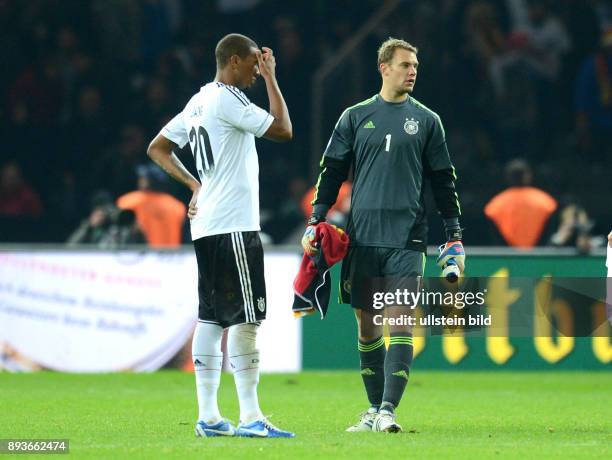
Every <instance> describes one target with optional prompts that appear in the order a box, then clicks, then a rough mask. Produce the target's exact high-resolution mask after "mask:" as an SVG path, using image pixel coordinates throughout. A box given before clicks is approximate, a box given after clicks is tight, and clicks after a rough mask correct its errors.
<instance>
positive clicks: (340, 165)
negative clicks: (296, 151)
mask: <svg viewBox="0 0 612 460" xmlns="http://www.w3.org/2000/svg"><path fill="white" fill-rule="evenodd" d="M350 167H351V160H350V159H347V160H337V159H334V158H329V157H328V156H326V155H323V159H322V160H321V173H320V174H319V180H318V181H317V185H316V192H315V197H314V200H312V205H313V206H314V208H313V210H314V209H316V206H317V205H319V204H325V205H327V206H328V209H329V208H330V207H331V206H332V205H333V204H334V203H335V202H336V199H337V198H338V192H339V191H340V186H341V185H342V182H344V181H345V180H346V179H347V177H348V173H349V169H350Z"/></svg>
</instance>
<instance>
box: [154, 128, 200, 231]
mask: <svg viewBox="0 0 612 460" xmlns="http://www.w3.org/2000/svg"><path fill="white" fill-rule="evenodd" d="M175 147H176V144H175V143H174V142H172V141H170V140H169V139H166V138H165V137H164V136H162V135H161V134H158V135H157V136H155V139H153V141H152V142H151V144H149V148H148V149H147V155H148V156H149V158H151V160H153V161H154V162H155V163H157V164H158V165H159V166H160V167H161V168H162V169H163V170H164V171H166V172H167V173H168V174H169V175H170V176H172V177H173V178H174V179H176V180H177V181H179V182H180V183H181V184H183V185H185V186H186V187H188V188H189V190H191V191H192V193H193V194H192V196H191V200H190V201H189V208H188V209H187V216H188V217H189V218H190V219H193V218H194V217H195V215H196V213H197V211H198V208H197V206H196V203H197V201H198V193H199V192H200V188H201V187H202V185H201V184H200V182H198V180H197V179H196V178H195V177H193V176H192V175H191V173H190V172H189V171H188V170H187V168H185V165H183V163H182V162H181V160H179V159H178V157H177V156H176V155H175V154H174V153H173V152H172V150H173V149H174V148H175Z"/></svg>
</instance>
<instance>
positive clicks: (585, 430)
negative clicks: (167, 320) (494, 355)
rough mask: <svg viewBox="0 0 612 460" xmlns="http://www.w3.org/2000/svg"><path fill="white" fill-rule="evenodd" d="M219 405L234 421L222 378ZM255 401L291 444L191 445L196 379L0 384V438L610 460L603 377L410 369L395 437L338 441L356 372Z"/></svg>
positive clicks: (135, 449) (611, 395) (288, 387)
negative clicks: (399, 428) (289, 432)
mask: <svg viewBox="0 0 612 460" xmlns="http://www.w3.org/2000/svg"><path fill="white" fill-rule="evenodd" d="M219 397H220V407H221V410H222V413H223V415H224V416H225V417H228V418H229V419H230V420H234V421H236V419H237V418H238V405H237V401H236V398H235V389H234V385H233V380H232V377H231V375H224V376H223V381H222V385H221V391H220V395H219ZM260 401H261V405H262V408H263V409H264V412H265V413H266V414H273V417H272V419H271V420H272V421H273V422H274V423H276V424H278V425H279V426H280V427H282V428H286V429H290V430H294V431H295V432H297V435H298V437H297V438H295V439H240V438H222V439H220V438H208V439H197V438H195V437H194V434H193V425H194V421H195V418H196V402H195V391H194V381H193V376H192V375H190V374H185V373H181V372H174V371H167V372H158V373H153V374H127V373H126V374H105V375H68V374H59V373H33V374H9V373H0V438H12V437H18V438H54V437H56V438H69V439H70V457H79V458H81V457H82V458H104V459H109V458H130V459H138V458H143V459H152V458H177V459H178V458H180V459H187V458H194V459H195V458H197V459H202V458H205V459H228V458H251V459H256V458H266V459H268V458H272V459H274V458H278V459H294V458H299V459H317V458H326V459H328V458H332V459H335V460H337V459H345V458H346V459H352V460H356V459H361V458H371V459H375V458H380V459H392V458H398V459H399V458H402V459H404V458H418V459H422V458H435V459H441V458H469V459H473V458H522V459H526V458H554V459H559V458H612V415H611V414H612V412H611V407H612V373H609V372H580V371H577V372H524V373H519V372H507V371H499V372H487V373H483V372H459V371H453V372H429V371H419V370H418V369H417V370H415V372H414V373H413V375H412V376H411V379H410V383H409V387H408V390H407V393H406V394H405V396H404V400H403V401H402V405H401V406H400V408H399V412H398V413H399V417H398V421H399V423H401V424H402V425H403V427H404V430H405V432H404V433H401V434H397V435H393V434H384V433H345V432H344V430H345V429H346V427H347V426H348V425H349V424H352V423H353V422H355V421H356V420H357V417H358V415H359V413H360V411H362V410H363V409H364V408H365V407H366V401H365V396H364V394H363V391H362V388H361V381H360V377H359V375H358V373H357V372H352V373H349V372H303V373H300V374H295V375H263V376H262V378H261V383H260ZM7 458H8V457H7ZM19 458H25V456H21V457H19ZM35 458H40V456H38V455H37V456H35Z"/></svg>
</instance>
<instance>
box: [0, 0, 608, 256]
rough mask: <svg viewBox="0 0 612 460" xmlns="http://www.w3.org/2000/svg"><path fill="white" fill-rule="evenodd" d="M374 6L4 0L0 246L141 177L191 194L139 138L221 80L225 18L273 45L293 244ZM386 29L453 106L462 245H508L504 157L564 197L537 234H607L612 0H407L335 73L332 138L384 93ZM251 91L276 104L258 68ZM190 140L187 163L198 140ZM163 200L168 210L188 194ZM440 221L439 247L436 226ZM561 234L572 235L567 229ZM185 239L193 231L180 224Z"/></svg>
mask: <svg viewBox="0 0 612 460" xmlns="http://www.w3.org/2000/svg"><path fill="white" fill-rule="evenodd" d="M381 4H382V2H379V1H372V0H368V1H359V2H351V1H348V0H339V1H324V0H315V1H311V2H281V1H272V0H216V1H212V0H211V1H200V0H176V1H172V0H29V1H27V2H21V1H10V0H0V35H1V37H2V44H3V49H2V53H3V55H4V58H3V60H2V61H3V62H4V65H3V69H2V71H1V72H0V81H1V86H0V87H1V88H2V99H1V105H0V117H1V123H0V129H1V130H2V138H3V141H4V145H3V147H2V149H1V153H0V242H64V241H67V240H68V239H69V238H71V240H72V241H75V238H76V237H75V234H74V232H75V230H78V229H80V230H81V231H82V230H83V225H85V226H86V225H87V224H86V222H88V221H90V220H91V214H92V210H93V208H96V207H99V206H100V205H101V203H102V204H103V205H104V206H107V205H109V204H110V206H108V208H107V209H114V207H116V204H114V203H115V201H116V200H117V199H118V198H119V197H122V196H124V195H125V194H127V193H128V192H134V191H136V190H137V189H140V190H141V191H142V190H144V189H147V188H152V189H154V190H156V191H162V190H163V191H164V192H165V193H168V194H170V195H172V196H174V197H176V198H178V200H179V201H183V202H186V201H187V194H186V192H185V191H184V190H182V189H181V187H180V186H178V185H177V184H174V183H171V182H169V181H167V180H164V179H163V177H154V176H156V174H155V172H154V171H151V170H150V169H149V170H147V168H144V169H143V167H142V165H143V164H147V163H148V158H147V157H146V155H145V151H146V147H147V144H148V142H149V140H150V139H152V138H153V137H154V135H155V134H156V133H157V132H158V130H159V129H160V128H161V126H163V125H164V124H165V123H166V121H168V120H169V119H170V118H171V117H172V116H174V114H176V113H177V112H178V111H179V110H181V109H182V108H183V106H184V104H185V103H186V102H187V100H188V99H189V97H190V96H191V95H192V94H193V93H194V92H196V91H197V90H198V88H199V86H200V85H201V84H202V83H204V82H206V81H209V80H210V79H212V78H213V77H214V73H215V63H214V47H215V45H216V42H217V41H218V40H219V38H220V37H222V36H223V35H225V34H226V33H229V32H240V33H244V34H247V35H249V36H251V37H252V38H254V39H255V40H256V41H257V42H258V43H259V44H260V45H266V46H270V47H271V48H273V49H274V50H275V54H276V56H277V76H278V80H279V83H280V86H281V89H282V91H283V93H284V95H285V98H286V100H287V103H288V106H289V111H290V114H291V117H292V120H293V125H294V140H293V142H291V143H288V144H273V143H270V142H265V143H260V144H258V150H259V158H260V180H261V209H262V226H263V230H264V231H265V232H266V233H267V234H268V235H269V238H270V241H272V242H274V243H284V242H290V243H293V242H295V241H294V238H293V237H292V236H291V235H292V234H293V232H294V230H295V229H296V228H298V227H299V228H301V227H302V225H303V222H304V211H303V210H302V205H301V203H302V201H303V197H304V196H305V194H306V193H307V191H308V189H309V188H310V187H311V186H312V184H314V181H315V180H316V177H314V176H315V174H314V172H313V171H314V170H315V168H314V167H313V163H314V160H313V159H314V158H316V157H318V156H320V153H322V152H313V151H312V149H311V144H310V141H311V139H310V130H311V128H312V126H311V117H310V109H311V98H312V94H311V79H312V75H313V72H314V71H315V70H316V69H317V68H318V67H319V66H321V65H322V64H323V63H324V62H326V60H327V59H329V58H330V57H332V56H334V54H335V53H336V52H337V51H338V50H339V49H340V48H341V47H342V46H343V44H344V43H345V42H346V41H347V40H349V39H350V38H351V37H352V36H353V34H354V33H355V31H357V30H358V29H359V28H360V26H361V25H362V24H364V23H365V22H366V21H367V20H368V18H370V17H371V16H372V14H373V13H374V12H375V11H376V10H377V9H378V8H380V6H381ZM389 35H393V36H397V37H401V38H404V39H406V40H408V41H410V42H412V43H414V44H415V45H416V46H418V47H419V60H420V62H421V68H420V71H419V78H418V80H417V85H416V90H415V94H414V96H415V97H416V98H417V99H419V100H420V101H422V102H423V103H425V104H426V105H427V106H429V107H431V108H432V109H434V110H435V111H436V112H438V113H439V114H440V115H441V117H442V121H443V123H444V126H445V128H446V132H447V140H448V143H449V150H450V152H451V155H452V157H453V160H454V162H455V166H456V169H457V172H458V176H459V182H458V189H459V193H460V198H461V202H462V208H463V214H464V218H463V224H464V226H465V227H467V230H466V232H465V234H466V242H467V243H468V244H470V245H490V244H511V243H510V242H509V241H508V240H504V238H503V232H502V231H498V229H501V227H500V225H499V224H498V223H495V225H494V223H493V222H494V219H493V217H492V216H491V215H489V214H487V215H485V211H484V210H485V206H486V205H487V203H488V202H489V201H490V200H491V199H492V198H493V197H494V196H495V195H496V194H498V193H499V192H501V191H502V190H504V189H505V188H506V187H507V186H508V185H517V184H508V183H507V182H506V179H505V177H511V176H512V174H510V175H508V171H507V170H506V171H504V169H505V165H506V164H507V163H509V162H511V161H512V160H514V159H516V158H522V159H523V160H524V162H523V163H522V164H523V165H529V166H530V167H531V171H530V172H529V174H530V177H529V179H530V182H532V183H533V184H534V185H535V186H537V187H539V188H540V189H542V190H544V191H546V192H547V193H548V194H550V195H551V196H552V197H553V199H554V202H555V206H554V207H553V208H552V209H549V211H550V212H549V214H551V216H552V217H551V218H550V219H548V215H547V216H546V219H544V223H545V227H544V229H543V230H540V234H538V235H537V238H536V241H537V242H539V244H548V243H551V244H557V245H566V244H568V245H573V244H575V242H576V238H577V236H578V233H579V231H580V232H581V235H582V236H585V234H589V235H597V234H604V233H607V232H608V230H609V229H608V227H609V223H610V222H609V216H610V210H611V209H612V171H611V169H610V161H609V160H610V158H611V157H612V156H611V155H612V147H611V145H612V142H610V137H611V134H610V133H612V2H611V1H609V0H584V1H572V0H559V1H554V2H552V1H545V0H430V1H425V0H423V1H418V0H414V1H410V0H405V1H402V2H400V4H399V6H398V7H397V8H396V9H395V11H394V12H393V14H391V15H389V17H387V18H386V19H385V20H384V21H383V22H382V23H381V25H380V27H377V28H376V31H375V32H373V33H371V34H370V35H369V36H368V37H367V38H366V39H365V40H364V42H363V43H362V44H361V45H360V46H359V47H358V48H357V49H356V51H355V52H354V53H352V54H351V56H350V58H349V59H346V60H344V61H342V62H341V63H340V65H339V66H338V68H337V69H336V70H335V71H334V74H333V77H334V78H332V79H330V80H331V81H330V82H329V83H328V88H327V89H328V91H327V92H326V94H327V101H326V106H325V113H324V116H323V119H322V120H321V122H322V127H323V131H324V133H325V136H327V135H328V134H329V133H330V131H331V129H332V127H333V124H334V123H335V119H337V117H338V115H339V114H340V113H341V111H342V110H343V108H345V107H346V106H348V105H352V104H354V103H356V102H358V101H360V100H363V99H365V98H366V97H369V96H370V95H372V94H374V93H375V92H377V91H378V89H379V77H378V74H377V72H376V68H375V63H376V54H375V51H376V48H377V46H378V44H379V43H380V42H381V41H382V40H383V39H385V38H386V37H388V36H389ZM355 82H358V84H356V83H355ZM248 94H249V96H250V97H251V100H253V101H254V102H256V103H258V104H259V105H261V106H263V107H267V99H266V97H265V87H264V85H263V83H262V82H260V83H259V84H258V85H256V87H255V88H254V89H253V90H250V91H249V93H248ZM179 154H180V156H181V158H182V159H183V161H184V162H185V163H186V164H187V165H188V166H189V167H192V160H190V158H191V154H190V152H189V149H188V147H187V150H186V151H183V152H180V153H179ZM512 164H514V167H516V163H511V166H510V168H512ZM510 173H511V171H510ZM143 177H147V178H149V179H153V180H148V181H142V180H140V179H142V178H143ZM511 180H512V179H511ZM144 182H146V184H145V183H144ZM521 184H522V185H526V183H520V184H518V185H521ZM521 199H522V198H521ZM125 201H126V200H125V199H124V202H125ZM128 201H129V200H128ZM132 201H133V200H132ZM168 206H170V207H172V208H173V211H172V212H175V211H176V209H179V208H180V203H179V204H176V203H171V204H169V205H168ZM568 206H570V207H569V208H568ZM430 208H432V214H433V206H430ZM132 209H133V210H134V212H136V215H137V217H138V213H139V211H138V209H136V208H132ZM568 209H569V210H570V211H568ZM547 212H548V211H547ZM110 214H112V212H110V211H109V215H110ZM115 214H116V216H119V214H118V213H115ZM487 216H488V217H487ZM84 219H85V220H84ZM117 219H119V220H121V221H122V222H128V223H129V225H131V224H132V223H133V221H134V218H133V216H127V217H126V215H125V214H121V217H117ZM430 222H431V224H430V225H431V227H432V240H431V241H432V243H434V242H435V240H434V239H435V238H438V237H439V238H440V240H441V238H442V232H441V225H438V221H437V220H436V219H431V220H430ZM179 225H180V224H179ZM564 225H565V226H564ZM496 226H497V227H496ZM438 227H440V228H438ZM143 230H145V229H143ZM561 230H564V232H565V233H564V235H565V234H567V233H568V232H570V233H571V232H572V231H574V230H575V235H573V236H571V235H570V236H568V237H567V238H560V237H559V236H558V234H559V232H560V231H561ZM135 233H138V232H135ZM144 233H145V236H146V237H147V238H146V239H149V238H148V234H147V232H146V231H145V232H144ZM131 234H132V233H130V235H131ZM182 235H183V236H182V240H183V241H188V239H189V236H188V231H186V229H183V230H182ZM555 235H556V238H555ZM140 238H142V235H139V236H138V237H137V238H136V239H134V241H139V240H140ZM77 240H78V238H77ZM81 241H94V242H95V241H96V240H87V239H85V240H81ZM126 241H132V240H129V239H128V240H126ZM296 241H297V240H296ZM585 250H588V245H587V246H586V247H585Z"/></svg>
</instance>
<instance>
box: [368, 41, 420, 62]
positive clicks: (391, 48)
mask: <svg viewBox="0 0 612 460" xmlns="http://www.w3.org/2000/svg"><path fill="white" fill-rule="evenodd" d="M397 48H401V49H405V50H408V51H412V52H413V53H414V54H416V53H418V52H419V49H418V48H417V47H416V46H414V45H411V44H410V43H408V42H407V41H406V40H402V39H400V38H392V37H389V38H388V39H387V40H385V41H384V42H383V43H382V45H380V48H378V68H380V65H381V64H382V63H383V62H384V63H385V64H388V63H389V62H391V60H392V59H393V53H395V50H396V49H397Z"/></svg>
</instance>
